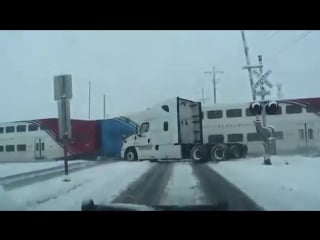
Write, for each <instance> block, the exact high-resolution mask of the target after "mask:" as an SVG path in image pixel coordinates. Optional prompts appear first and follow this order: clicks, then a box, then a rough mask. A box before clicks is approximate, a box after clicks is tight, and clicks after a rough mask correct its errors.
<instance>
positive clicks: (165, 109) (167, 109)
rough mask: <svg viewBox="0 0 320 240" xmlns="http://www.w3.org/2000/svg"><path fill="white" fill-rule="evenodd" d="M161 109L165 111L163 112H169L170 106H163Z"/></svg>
mask: <svg viewBox="0 0 320 240" xmlns="http://www.w3.org/2000/svg"><path fill="white" fill-rule="evenodd" d="M161 108H162V109H163V111H166V112H169V106H168V105H163V106H161Z"/></svg>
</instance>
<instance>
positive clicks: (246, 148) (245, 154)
mask: <svg viewBox="0 0 320 240" xmlns="http://www.w3.org/2000/svg"><path fill="white" fill-rule="evenodd" d="M247 153H248V146H247V145H242V152H241V157H243V158H244V157H246V156H247Z"/></svg>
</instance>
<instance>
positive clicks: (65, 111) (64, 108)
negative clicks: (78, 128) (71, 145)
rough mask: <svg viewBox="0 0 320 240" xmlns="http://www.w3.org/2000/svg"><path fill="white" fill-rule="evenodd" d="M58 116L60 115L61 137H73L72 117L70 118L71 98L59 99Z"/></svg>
mask: <svg viewBox="0 0 320 240" xmlns="http://www.w3.org/2000/svg"><path fill="white" fill-rule="evenodd" d="M58 116H59V120H58V123H59V138H60V139H62V140H63V139H64V137H67V138H68V139H71V138H72V134H71V132H72V131H71V119H70V100H61V101H58Z"/></svg>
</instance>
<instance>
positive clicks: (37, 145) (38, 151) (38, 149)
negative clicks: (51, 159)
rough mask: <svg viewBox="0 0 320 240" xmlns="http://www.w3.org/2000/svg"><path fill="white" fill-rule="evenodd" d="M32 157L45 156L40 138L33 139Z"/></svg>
mask: <svg viewBox="0 0 320 240" xmlns="http://www.w3.org/2000/svg"><path fill="white" fill-rule="evenodd" d="M34 157H35V159H43V158H45V146H44V141H43V139H41V138H37V139H35V140H34Z"/></svg>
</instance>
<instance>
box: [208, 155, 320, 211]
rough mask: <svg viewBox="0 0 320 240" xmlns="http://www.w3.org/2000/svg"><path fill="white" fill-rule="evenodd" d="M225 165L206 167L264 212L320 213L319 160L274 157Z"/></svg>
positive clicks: (250, 159)
mask: <svg viewBox="0 0 320 240" xmlns="http://www.w3.org/2000/svg"><path fill="white" fill-rule="evenodd" d="M271 161H272V163H273V165H271V166H266V165H263V164H262V162H263V157H259V158H249V159H241V160H238V161H226V162H220V163H218V164H214V163H210V164H209V166H210V167H211V168H213V169H214V170H216V171H217V172H218V173H220V174H221V175H223V176H224V177H226V178H227V179H228V180H229V181H230V182H232V183H233V184H235V185H237V186H238V187H239V188H240V189H241V190H242V191H243V192H245V193H246V194H247V195H248V196H249V197H251V198H252V199H253V200H254V201H256V203H257V204H259V205H260V206H263V207H264V208H265V209H266V210H320V189H319V187H318V184H319V182H320V174H319V173H320V158H311V157H303V156H286V157H284V156H273V157H272V158H271Z"/></svg>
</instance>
